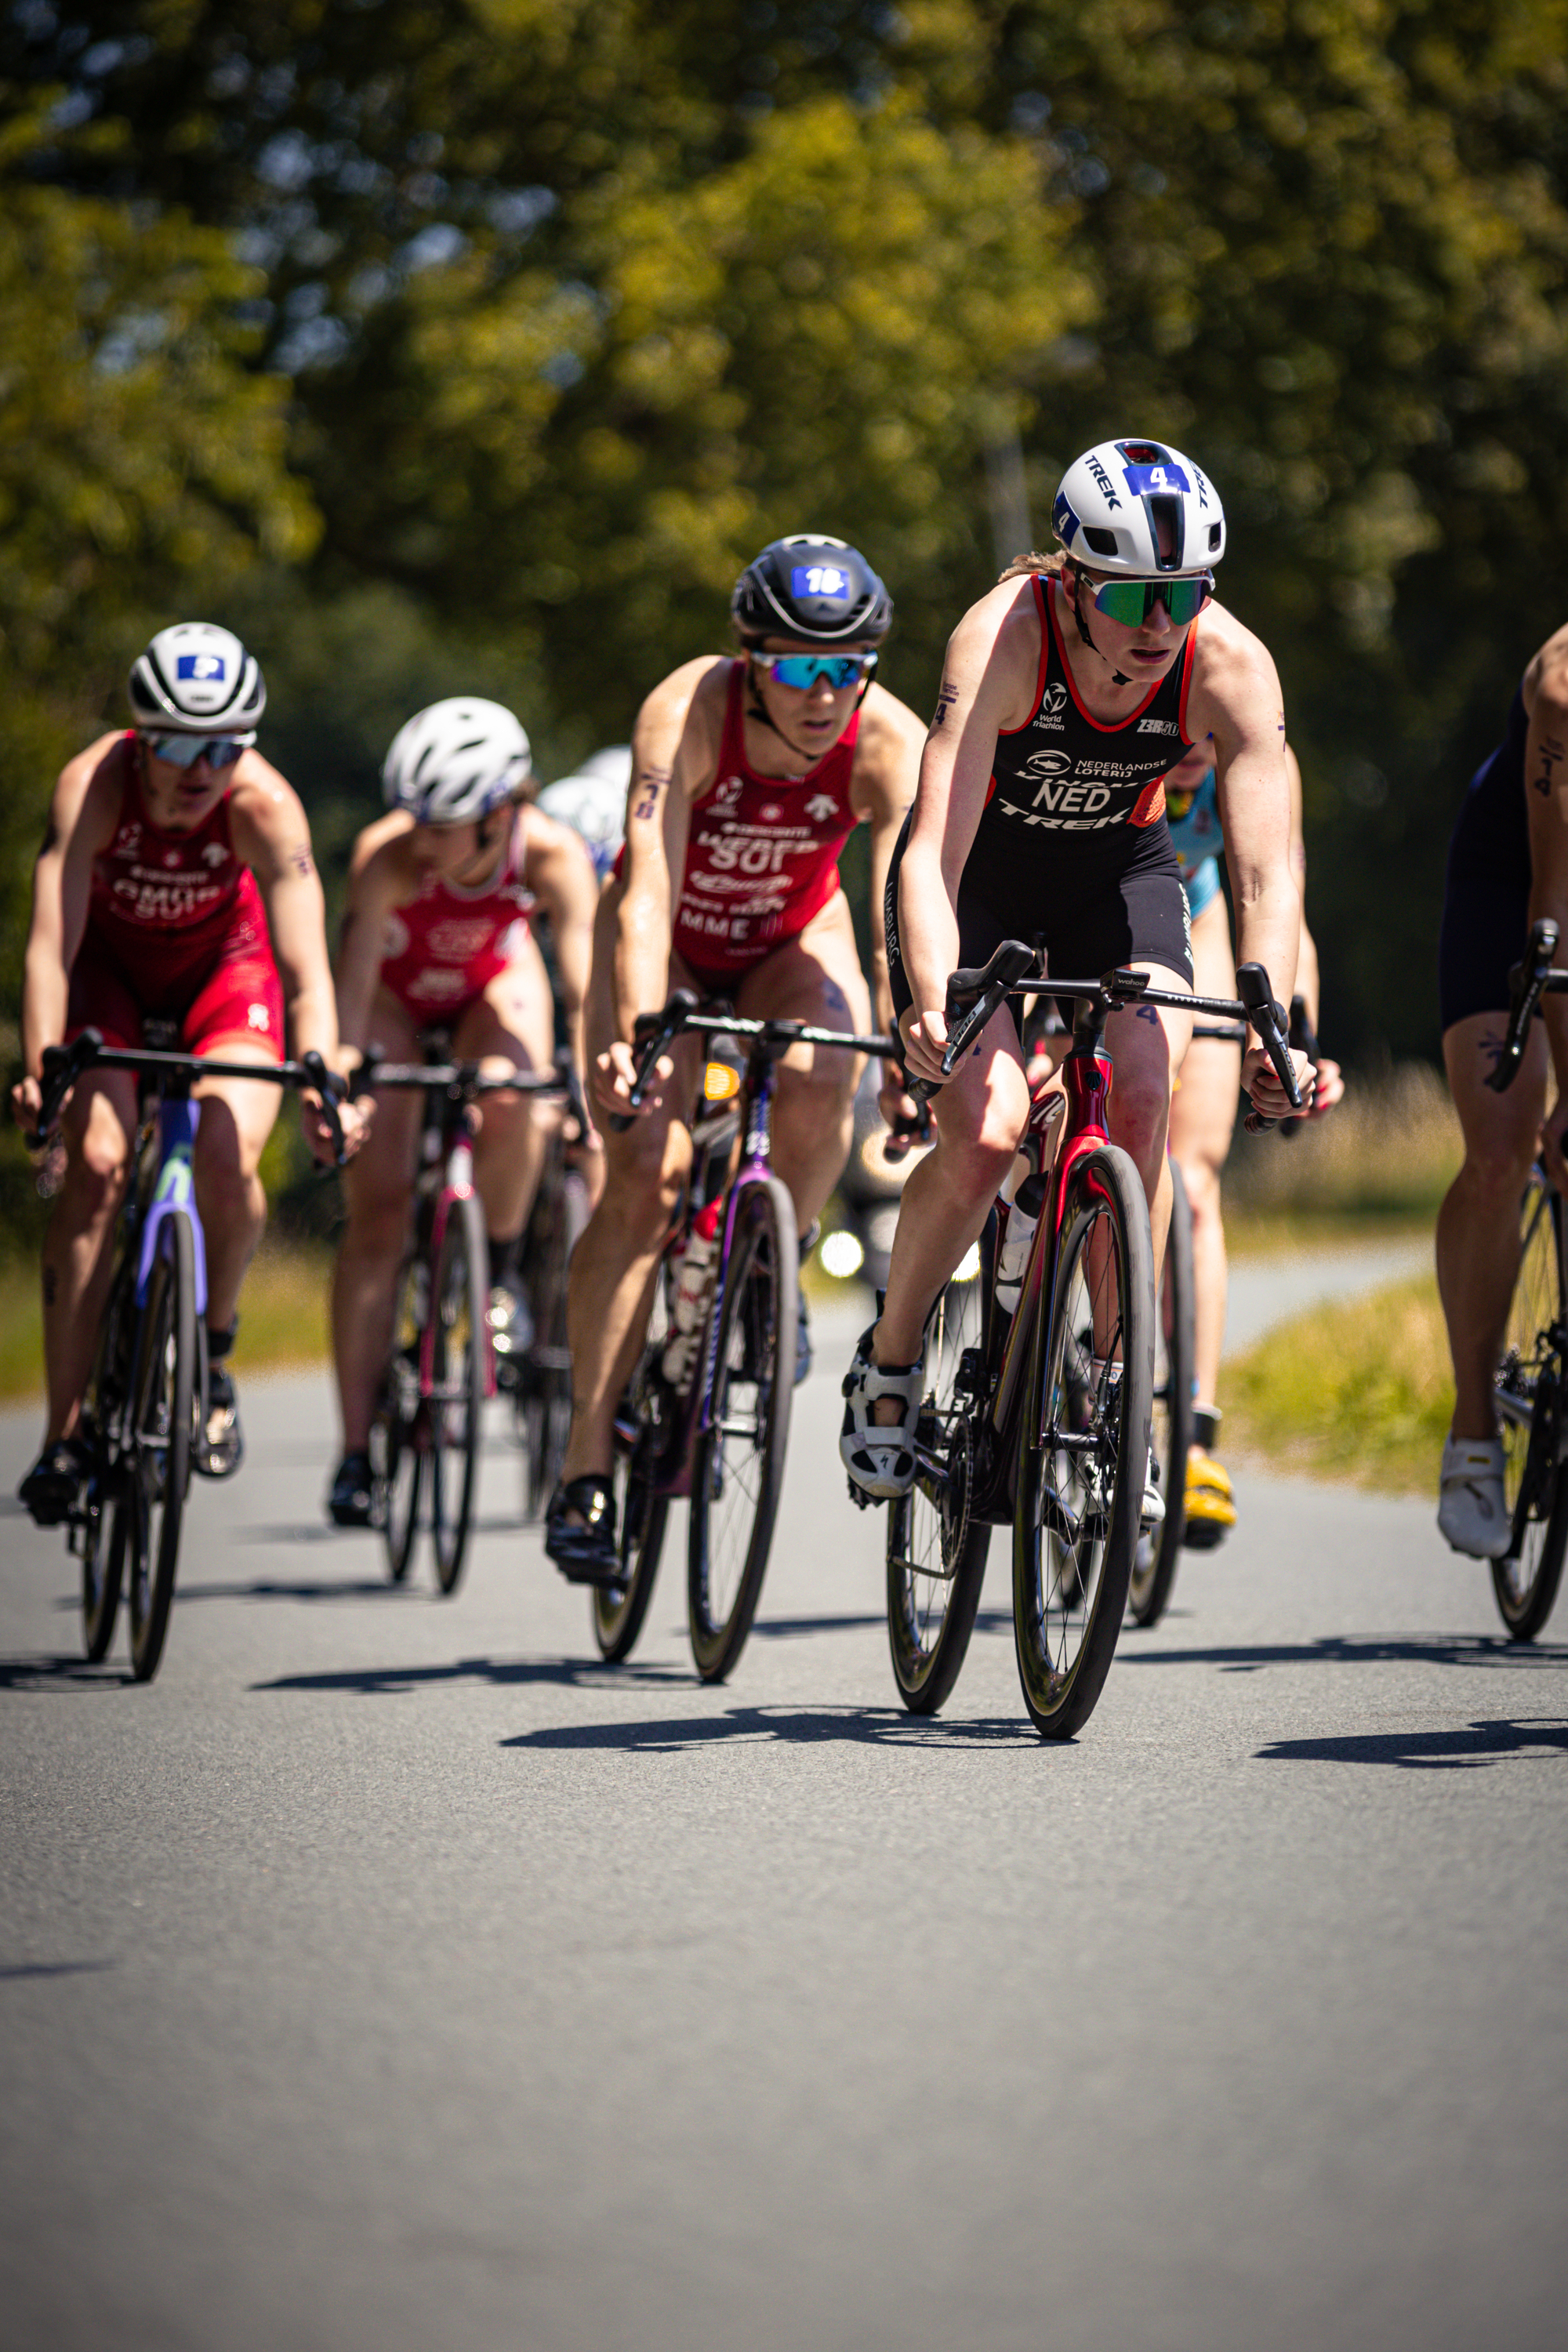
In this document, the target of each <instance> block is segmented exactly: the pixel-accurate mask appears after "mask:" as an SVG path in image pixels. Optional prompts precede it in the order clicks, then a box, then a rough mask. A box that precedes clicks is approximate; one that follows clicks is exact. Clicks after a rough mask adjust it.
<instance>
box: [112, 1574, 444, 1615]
mask: <svg viewBox="0 0 1568 2352" xmlns="http://www.w3.org/2000/svg"><path fill="white" fill-rule="evenodd" d="M416 1598H424V1599H425V1600H429V1599H431V1598H432V1595H430V1594H429V1593H424V1594H421V1592H420V1589H419V1587H418V1586H416V1585H411V1584H394V1583H393V1581H392V1579H391V1578H390V1577H388V1576H377V1577H357V1578H347V1577H335V1578H331V1579H322V1580H319V1581H318V1582H316V1583H314V1584H292V1583H288V1582H285V1581H284V1580H280V1579H278V1578H272V1577H263V1578H259V1579H258V1580H257V1582H256V1583H254V1584H182V1585H180V1586H179V1587H178V1588H177V1590H176V1591H175V1594H174V1600H175V1604H176V1606H177V1607H180V1608H183V1607H184V1604H185V1603H186V1602H187V1601H355V1600H360V1601H389V1600H390V1601H410V1600H414V1599H416ZM77 1605H78V1604H77V1603H74V1602H73V1604H72V1606H73V1607H75V1606H77Z"/></svg>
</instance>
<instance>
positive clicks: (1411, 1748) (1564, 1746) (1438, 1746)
mask: <svg viewBox="0 0 1568 2352" xmlns="http://www.w3.org/2000/svg"><path fill="white" fill-rule="evenodd" d="M1542 1752H1545V1753H1548V1754H1556V1755H1558V1756H1568V1723H1552V1724H1547V1723H1506V1722H1505V1723H1471V1724H1468V1725H1467V1726H1466V1727H1465V1728H1464V1730H1462V1731H1404V1732H1401V1731H1369V1732H1363V1733H1358V1734H1355V1735H1352V1737H1350V1738H1340V1739H1279V1740H1276V1742H1275V1743H1274V1745H1273V1746H1272V1747H1271V1748H1259V1749H1258V1754H1257V1757H1256V1759H1254V1760H1255V1761H1256V1762H1258V1763H1260V1764H1394V1765H1397V1766H1399V1767H1400V1768H1401V1769H1403V1770H1405V1771H1406V1772H1452V1771H1458V1770H1460V1769H1464V1768H1465V1767H1474V1766H1476V1765H1487V1764H1497V1763H1500V1762H1501V1761H1502V1760H1503V1759H1505V1758H1507V1757H1511V1756H1529V1755H1532V1754H1537V1755H1538V1754H1541V1753H1542Z"/></svg>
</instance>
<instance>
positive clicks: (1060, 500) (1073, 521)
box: [1051, 490, 1083, 547]
mask: <svg viewBox="0 0 1568 2352" xmlns="http://www.w3.org/2000/svg"><path fill="white" fill-rule="evenodd" d="M1082 528H1083V526H1082V524H1081V523H1080V522H1079V519H1078V517H1077V515H1075V514H1074V512H1073V510H1072V509H1071V507H1070V506H1068V494H1067V492H1066V491H1065V490H1058V492H1057V502H1056V505H1055V506H1054V507H1053V508H1052V509H1051V529H1052V530H1054V531H1055V532H1056V535H1057V537H1058V539H1059V540H1060V541H1061V542H1062V545H1063V546H1064V547H1070V546H1071V545H1072V542H1073V538H1074V534H1075V533H1076V532H1078V531H1079V530H1082Z"/></svg>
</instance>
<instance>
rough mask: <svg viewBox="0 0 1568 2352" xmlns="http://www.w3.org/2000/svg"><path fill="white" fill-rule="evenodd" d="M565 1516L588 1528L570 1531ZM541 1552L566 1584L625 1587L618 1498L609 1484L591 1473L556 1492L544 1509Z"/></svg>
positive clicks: (569, 1522)
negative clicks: (581, 1521)
mask: <svg viewBox="0 0 1568 2352" xmlns="http://www.w3.org/2000/svg"><path fill="white" fill-rule="evenodd" d="M568 1511H575V1512H577V1513H578V1514H579V1516H580V1517H582V1518H583V1519H584V1521H585V1522H586V1525H585V1526H583V1527H580V1528H579V1527H574V1526H573V1525H572V1523H571V1521H570V1520H569V1519H568V1518H567V1517H566V1514H567V1512H568ZM544 1550H545V1557H546V1558H547V1559H552V1560H553V1561H554V1562H555V1565H556V1567H557V1568H558V1569H559V1570H561V1573H562V1575H563V1577H564V1578H565V1579H566V1581H567V1582H568V1584H598V1585H605V1586H609V1587H614V1586H616V1585H621V1584H625V1582H626V1570H625V1569H624V1568H623V1567H622V1565H621V1555H620V1549H619V1547H618V1546H617V1544H616V1497H615V1495H614V1492H613V1491H612V1489H611V1486H610V1482H609V1480H608V1479H607V1478H601V1477H600V1476H599V1475H598V1473H597V1472H596V1471H593V1470H590V1471H587V1472H586V1473H585V1474H584V1476H582V1477H581V1478H573V1479H569V1480H568V1481H567V1483H566V1485H565V1486H557V1488H556V1489H555V1492H554V1493H553V1495H552V1496H551V1497H550V1501H549V1503H548V1505H547V1506H546V1507H545V1513H544Z"/></svg>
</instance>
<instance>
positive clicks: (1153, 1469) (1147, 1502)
mask: <svg viewBox="0 0 1568 2352" xmlns="http://www.w3.org/2000/svg"><path fill="white" fill-rule="evenodd" d="M1164 1517H1165V1497H1164V1496H1163V1495H1162V1494H1161V1492H1160V1465H1159V1464H1158V1463H1157V1462H1156V1461H1155V1459H1154V1449H1153V1447H1152V1446H1151V1447H1150V1449H1149V1471H1148V1475H1147V1476H1146V1477H1145V1479H1144V1481H1143V1508H1142V1512H1141V1513H1140V1515H1139V1520H1138V1524H1139V1526H1140V1528H1157V1527H1160V1526H1161V1525H1163V1521H1164Z"/></svg>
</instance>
